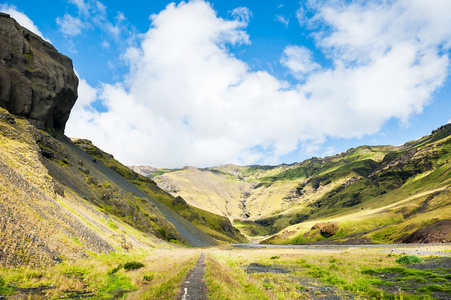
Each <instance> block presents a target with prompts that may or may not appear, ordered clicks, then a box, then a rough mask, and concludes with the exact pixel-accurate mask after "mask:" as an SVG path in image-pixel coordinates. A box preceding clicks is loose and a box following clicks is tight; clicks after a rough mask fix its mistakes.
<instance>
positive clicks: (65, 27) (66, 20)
mask: <svg viewBox="0 0 451 300" xmlns="http://www.w3.org/2000/svg"><path fill="white" fill-rule="evenodd" d="M56 23H57V24H58V25H59V26H60V31H61V32H62V33H64V34H65V35H68V36H76V35H79V34H80V33H81V31H82V29H83V28H84V27H85V25H84V24H83V22H82V20H80V19H79V18H75V17H72V16H71V15H69V14H65V15H64V17H63V18H57V19H56Z"/></svg>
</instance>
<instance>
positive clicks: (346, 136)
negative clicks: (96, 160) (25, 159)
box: [0, 0, 451, 168]
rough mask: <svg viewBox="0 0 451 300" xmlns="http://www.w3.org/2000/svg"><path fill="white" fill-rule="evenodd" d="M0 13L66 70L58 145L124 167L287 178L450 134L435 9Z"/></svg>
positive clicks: (52, 0)
mask: <svg viewBox="0 0 451 300" xmlns="http://www.w3.org/2000/svg"><path fill="white" fill-rule="evenodd" d="M43 2H45V5H43ZM0 11H3V12H6V13H9V14H10V15H11V16H12V17H14V18H15V19H16V20H17V21H18V22H19V23H20V24H21V25H23V26H25V27H27V28H28V29H30V30H32V31H33V32H35V33H36V34H38V35H40V36H41V37H43V38H44V39H46V40H47V41H50V42H51V43H52V44H53V45H54V46H55V47H56V48H57V49H58V51H59V52H61V53H63V54H65V55H67V56H69V57H70V58H71V59H72V60H73V64H74V69H75V72H76V73H77V75H78V77H79V79H80V84H79V87H78V94H79V98H78V100H77V102H76V104H75V106H74V108H73V110H72V112H71V116H70V118H69V121H68V123H67V125H66V131H65V133H66V135H67V136H69V137H77V138H87V139H89V140H91V141H92V142H93V143H94V144H95V145H97V146H98V147H100V148H101V149H103V150H104V151H106V152H108V153H111V154H113V155H114V157H115V158H116V159H118V160H119V161H121V162H122V163H124V164H126V165H149V166H154V167H160V168H179V167H183V166H187V165H190V166H196V167H209V166H215V165H219V164H228V163H234V164H240V165H251V164H269V165H277V164H281V163H287V164H290V163H294V162H300V161H303V160H305V159H308V158H310V157H313V156H315V157H324V156H328V155H334V154H337V153H340V152H343V151H346V150H347V149H349V148H352V147H357V146H360V145H401V144H403V143H405V142H407V141H410V140H414V139H418V138H421V137H422V136H425V135H428V134H430V133H431V131H432V130H434V129H436V128H438V127H440V126H442V125H445V124H447V123H449V122H450V121H451V80H450V70H451V69H450V58H449V57H450V47H451V18H450V17H449V12H450V11H451V1H449V0H429V1H424V0H386V1H381V0H376V1H364V0H354V1H349V0H346V1H345V0H342V1H340V0H330V1H327V0H303V1H293V0H267V1H261V0H259V1H257V0H242V1H237V0H212V1H210V2H207V1H203V0H193V1H185V2H179V1H177V2H169V1H159V0H147V1H136V0H129V1H125V2H124V1H116V0H100V1H96V0H46V1H35V0H10V1H6V2H0Z"/></svg>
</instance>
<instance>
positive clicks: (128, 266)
mask: <svg viewBox="0 0 451 300" xmlns="http://www.w3.org/2000/svg"><path fill="white" fill-rule="evenodd" d="M123 267H124V269H125V270H127V271H128V270H136V269H141V268H143V267H144V264H143V263H142V262H139V261H129V262H126V263H125V264H124V266H123Z"/></svg>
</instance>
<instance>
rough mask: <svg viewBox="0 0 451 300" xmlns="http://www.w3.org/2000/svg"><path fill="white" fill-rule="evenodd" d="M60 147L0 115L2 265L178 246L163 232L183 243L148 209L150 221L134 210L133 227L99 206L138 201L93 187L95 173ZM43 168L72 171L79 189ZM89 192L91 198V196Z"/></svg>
mask: <svg viewBox="0 0 451 300" xmlns="http://www.w3.org/2000/svg"><path fill="white" fill-rule="evenodd" d="M39 144H41V147H42V149H41V147H40V146H39ZM57 144H58V142H57V141H56V140H55V139H53V138H52V137H50V136H49V135H48V134H47V133H45V132H42V131H39V130H37V129H35V128H34V127H33V126H31V125H30V124H29V122H28V121H27V120H25V119H23V118H18V117H14V116H12V115H11V114H9V113H8V112H7V111H6V110H3V109H0V211H1V214H0V228H1V229H2V230H1V231H0V249H1V252H0V265H2V266H16V265H24V264H25V265H33V266H38V265H51V264H55V263H60V262H62V261H65V260H71V259H78V258H86V257H88V256H91V255H95V254H101V253H112V252H135V251H143V250H149V249H152V248H154V247H162V248H168V247H172V246H170V244H168V243H165V242H164V241H163V240H161V239H159V238H157V237H161V235H160V234H159V231H158V230H165V231H167V232H168V233H170V236H169V237H170V238H173V239H177V240H178V241H179V243H182V242H183V238H182V237H181V236H180V234H178V233H177V231H176V230H175V229H174V227H173V226H172V225H171V224H170V223H169V222H167V221H166V220H165V218H164V217H163V216H162V215H161V213H160V212H159V211H158V210H156V209H154V208H152V207H150V206H149V208H148V209H147V210H146V211H147V214H148V216H146V215H144V213H145V212H144V211H143V210H138V208H132V205H131V204H130V205H129V206H128V207H131V208H130V209H132V211H131V212H132V214H131V217H132V218H134V220H130V219H129V218H127V217H125V216H124V217H122V216H120V215H115V214H113V213H112V212H110V211H108V210H107V209H106V208H104V207H102V206H101V205H98V204H96V202H95V201H97V199H98V198H99V197H100V194H101V191H103V190H111V191H114V192H115V193H122V194H123V195H122V196H124V197H125V198H124V199H131V198H132V196H131V195H128V194H125V192H124V191H120V190H119V189H117V188H116V187H115V186H114V185H112V184H109V183H108V182H106V181H104V180H103V179H97V182H96V183H95V184H96V186H95V187H93V186H94V183H93V182H92V180H93V179H89V178H94V177H93V176H94V174H95V172H93V171H92V172H91V171H90V172H89V174H86V172H87V170H88V168H89V167H88V166H86V164H85V167H86V170H85V171H84V172H82V171H80V170H78V168H77V166H78V167H81V166H80V165H79V164H78V163H77V162H75V164H74V162H71V157H70V156H69V155H68V153H67V152H66V153H64V152H63V151H62V150H63V149H60V150H61V151H59V152H55V151H54V150H52V149H51V148H50V147H52V148H55V149H56V148H58V147H60V145H59V146H57ZM44 145H48V148H46V147H45V146H44ZM52 153H53V154H52ZM42 155H46V156H47V157H51V156H52V157H51V158H48V159H47V158H43V156H42ZM45 165H52V166H54V168H55V169H56V168H60V169H61V170H71V171H70V172H71V173H73V174H72V175H71V177H70V178H71V180H72V179H73V180H75V181H74V185H73V186H74V187H75V186H76V187H77V189H72V188H71V187H70V186H64V185H63V183H62V182H60V181H59V180H58V178H55V177H52V175H51V172H49V170H48V169H47V168H46V166H45ZM89 176H90V177H89ZM89 187H92V192H91V193H90V194H87V191H89V190H90V189H89ZM96 195H98V198H96ZM90 196H92V197H93V198H90ZM127 197H128V198H127ZM110 199H115V198H114V197H113V196H111V197H110ZM111 201H114V200H111ZM127 201H128V200H127ZM93 204H94V205H93ZM111 207H112V206H111ZM124 207H125V206H124ZM145 220H149V221H148V222H145ZM139 229H141V230H139Z"/></svg>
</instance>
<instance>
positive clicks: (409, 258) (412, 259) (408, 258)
mask: <svg viewBox="0 0 451 300" xmlns="http://www.w3.org/2000/svg"><path fill="white" fill-rule="evenodd" d="M396 262H397V263H398V264H401V265H410V264H422V263H424V260H422V259H421V258H419V257H418V256H416V255H405V256H401V257H400V258H398V259H397V260H396Z"/></svg>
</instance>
